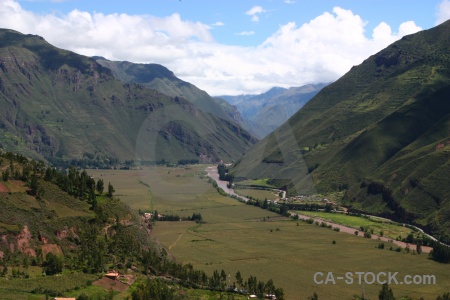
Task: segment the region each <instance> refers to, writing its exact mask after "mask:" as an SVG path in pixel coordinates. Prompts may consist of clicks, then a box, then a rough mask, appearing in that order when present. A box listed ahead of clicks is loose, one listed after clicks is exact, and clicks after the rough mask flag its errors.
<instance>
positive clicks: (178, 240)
mask: <svg viewBox="0 0 450 300" xmlns="http://www.w3.org/2000/svg"><path fill="white" fill-rule="evenodd" d="M182 235H183V234H182V233H181V234H180V236H179V237H178V238H177V240H176V241H175V243H173V244H172V245H170V246H169V250H170V249H171V248H172V247H173V246H175V245H176V244H177V243H178V241H179V240H180V238H181V236H182Z"/></svg>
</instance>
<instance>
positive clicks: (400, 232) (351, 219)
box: [298, 211, 411, 240]
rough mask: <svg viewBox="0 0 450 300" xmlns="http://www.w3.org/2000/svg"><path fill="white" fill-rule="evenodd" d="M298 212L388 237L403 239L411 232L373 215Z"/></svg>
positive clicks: (406, 228)
mask: <svg viewBox="0 0 450 300" xmlns="http://www.w3.org/2000/svg"><path fill="white" fill-rule="evenodd" d="M298 213H299V214H302V215H307V216H312V217H320V218H323V219H324V220H330V221H332V222H334V223H337V224H342V225H345V226H349V227H353V228H355V229H358V230H359V229H361V228H364V230H363V231H369V232H373V233H375V234H377V235H381V234H380V232H383V234H382V236H386V237H390V238H391V239H393V240H395V239H398V238H400V239H402V238H403V239H404V238H406V237H407V236H408V234H410V233H411V229H410V228H408V227H404V226H401V225H400V224H396V223H391V222H386V221H381V220H380V219H378V218H373V217H358V216H352V215H347V214H342V213H326V212H320V211H314V212H310V211H298Z"/></svg>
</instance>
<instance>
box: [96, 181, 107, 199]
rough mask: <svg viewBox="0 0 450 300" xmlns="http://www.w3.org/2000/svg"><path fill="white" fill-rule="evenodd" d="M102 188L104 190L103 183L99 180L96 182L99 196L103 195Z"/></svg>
mask: <svg viewBox="0 0 450 300" xmlns="http://www.w3.org/2000/svg"><path fill="white" fill-rule="evenodd" d="M104 188H105V183H104V182H103V179H99V180H98V181H97V185H96V189H97V192H98V193H99V194H100V195H101V194H103V190H104Z"/></svg>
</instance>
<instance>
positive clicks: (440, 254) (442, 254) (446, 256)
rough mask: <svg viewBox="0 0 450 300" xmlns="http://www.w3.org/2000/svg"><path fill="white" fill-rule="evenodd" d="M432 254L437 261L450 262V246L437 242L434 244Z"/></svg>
mask: <svg viewBox="0 0 450 300" xmlns="http://www.w3.org/2000/svg"><path fill="white" fill-rule="evenodd" d="M430 256H431V258H432V259H433V260H435V261H437V262H440V263H445V264H448V263H450V247H449V246H447V245H443V244H441V243H439V242H435V243H434V245H433V250H432V251H431V252H430Z"/></svg>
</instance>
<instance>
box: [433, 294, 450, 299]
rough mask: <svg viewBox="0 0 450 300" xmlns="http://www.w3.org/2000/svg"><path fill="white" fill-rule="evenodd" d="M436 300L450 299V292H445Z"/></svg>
mask: <svg viewBox="0 0 450 300" xmlns="http://www.w3.org/2000/svg"><path fill="white" fill-rule="evenodd" d="M436 300H450V293H446V294H443V295H442V296H438V297H437V298H436Z"/></svg>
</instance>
